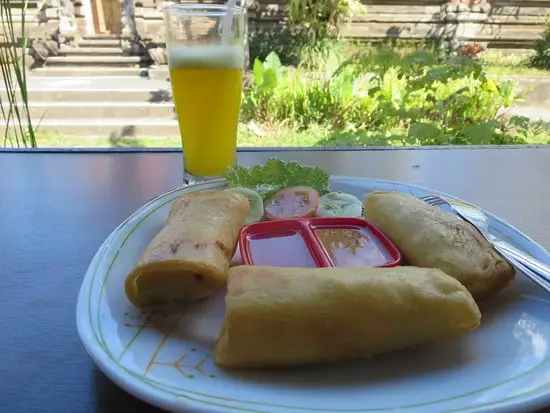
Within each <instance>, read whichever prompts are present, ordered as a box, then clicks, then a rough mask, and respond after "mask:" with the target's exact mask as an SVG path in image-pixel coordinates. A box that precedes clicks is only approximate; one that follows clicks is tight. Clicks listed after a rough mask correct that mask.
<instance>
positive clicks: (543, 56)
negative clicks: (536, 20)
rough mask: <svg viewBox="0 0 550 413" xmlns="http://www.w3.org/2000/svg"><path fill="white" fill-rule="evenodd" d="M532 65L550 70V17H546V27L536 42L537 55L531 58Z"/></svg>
mask: <svg viewBox="0 0 550 413" xmlns="http://www.w3.org/2000/svg"><path fill="white" fill-rule="evenodd" d="M531 65H532V66H534V67H537V68H540V69H547V70H550V17H548V18H546V27H545V29H544V31H543V32H542V33H541V35H540V37H539V39H538V40H537V42H536V43H535V55H534V56H533V57H532V59H531Z"/></svg>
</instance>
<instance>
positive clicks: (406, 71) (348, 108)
mask: <svg viewBox="0 0 550 413" xmlns="http://www.w3.org/2000/svg"><path fill="white" fill-rule="evenodd" d="M515 96H516V90H515V83H513V82H511V81H507V82H502V83H498V82H497V81H496V80H494V79H492V78H488V77H487V76H486V75H485V71H484V69H483V67H482V66H481V65H480V64H479V63H477V62H476V61H473V60H472V59H469V58H467V57H461V56H448V55H445V54H441V53H434V52H433V51H430V50H414V51H407V52H405V53H402V52H401V53H400V51H398V50H395V49H393V48H390V47H386V46H382V47H378V48H364V49H361V50H358V51H357V52H356V53H354V54H353V55H352V56H351V57H350V58H348V59H345V58H343V56H342V55H341V54H338V53H334V52H329V53H328V56H327V58H326V60H324V62H323V64H321V65H318V67H317V68H316V69H315V70H312V71H311V70H305V69H304V68H303V67H299V68H284V67H282V66H281V65H280V61H279V60H278V59H277V58H276V55H275V54H272V55H270V57H269V58H268V59H266V61H264V62H262V61H260V60H257V61H256V62H255V64H254V76H253V82H252V85H251V87H250V90H249V91H247V94H245V96H244V100H243V115H244V118H245V119H250V120H252V119H262V120H264V121H265V122H267V123H271V124H276V123H280V124H281V123H282V124H287V125H291V126H293V127H295V128H298V129H302V130H304V129H308V128H310V127H312V126H313V125H319V126H320V127H322V128H329V129H331V130H333V131H334V132H335V136H336V135H337V139H339V140H341V139H342V138H343V136H344V135H346V134H354V135H355V136H357V137H360V138H361V142H363V144H365V143H368V139H371V140H372V141H376V142H380V141H381V139H382V138H383V139H389V140H390V141H391V142H393V143H400V144H407V145H419V144H431V145H442V144H473V143H476V144H489V143H492V142H493V140H495V139H497V138H498V139H500V138H502V137H503V136H504V135H503V134H502V133H500V135H499V130H500V128H501V123H500V121H499V120H498V118H499V114H500V112H501V111H502V108H505V107H509V106H510V105H511V104H512V103H513V101H514V98H515ZM499 137H500V138H499Z"/></svg>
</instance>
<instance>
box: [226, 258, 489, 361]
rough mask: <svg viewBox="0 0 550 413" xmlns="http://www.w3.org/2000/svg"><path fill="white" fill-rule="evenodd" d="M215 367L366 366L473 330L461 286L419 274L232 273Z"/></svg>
mask: <svg viewBox="0 0 550 413" xmlns="http://www.w3.org/2000/svg"><path fill="white" fill-rule="evenodd" d="M225 302H226V315H225V320H224V322H223V325H222V329H221V332H220V337H219V339H218V341H217V343H216V348H215V361H216V363H218V364H219V365H221V366H225V367H227V368H253V367H277V366H296V365H305V364H317V363H328V362H335V361H340V360H346V359H360V358H368V357H371V356H374V355H376V354H379V353H386V352H390V351H393V350H399V349H404V348H406V347H410V346H413V345H418V344H422V343H426V342H430V341H434V340H439V339H445V338H449V337H453V336H457V335H460V334H463V333H467V332H469V331H472V330H475V329H476V328H477V327H478V326H479V323H480V319H481V314H480V311H479V308H478V307H477V305H476V303H475V301H474V299H473V298H472V296H471V295H470V293H469V292H468V290H466V288H464V286H463V285H462V284H460V283H459V282H458V281H456V280H455V279H454V278H452V277H450V276H448V275H446V274H445V273H443V272H442V271H440V270H437V269H427V268H417V267H394V268H373V267H356V268H353V269H350V268H322V269H317V268H313V269H312V268H282V267H259V266H240V267H234V268H232V269H231V270H230V275H229V281H228V292H227V296H226V301H225Z"/></svg>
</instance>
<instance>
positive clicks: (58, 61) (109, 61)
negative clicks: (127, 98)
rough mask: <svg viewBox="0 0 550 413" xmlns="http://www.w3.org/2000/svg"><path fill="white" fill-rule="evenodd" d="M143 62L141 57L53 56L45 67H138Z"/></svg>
mask: <svg viewBox="0 0 550 413" xmlns="http://www.w3.org/2000/svg"><path fill="white" fill-rule="evenodd" d="M142 61H143V59H142V57H141V56H104V55H102V56H51V57H48V59H47V60H46V63H45V66H49V67H52V66H79V67H82V66H107V67H136V66H138V65H139V64H140V63H141V62H142Z"/></svg>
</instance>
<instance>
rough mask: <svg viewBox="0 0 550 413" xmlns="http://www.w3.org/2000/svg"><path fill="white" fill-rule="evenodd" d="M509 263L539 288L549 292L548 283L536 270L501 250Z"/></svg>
mask: <svg viewBox="0 0 550 413" xmlns="http://www.w3.org/2000/svg"><path fill="white" fill-rule="evenodd" d="M501 253H502V255H504V256H505V257H506V258H507V259H508V260H509V261H510V263H512V265H513V266H514V267H515V268H516V269H517V270H519V271H521V272H522V273H523V274H524V275H525V276H527V278H529V279H530V280H531V281H533V282H534V283H535V284H537V285H538V286H539V287H540V288H542V289H543V290H545V291H546V292H548V293H550V283H548V282H546V281H545V279H543V278H542V277H541V276H540V274H539V273H538V272H535V271H533V270H531V269H530V268H529V267H527V266H525V265H523V264H522V263H521V262H519V261H517V260H516V259H515V258H514V257H513V256H512V255H509V254H508V252H504V250H503V251H501Z"/></svg>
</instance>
